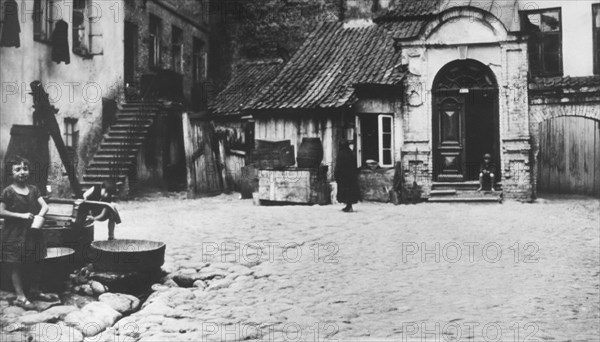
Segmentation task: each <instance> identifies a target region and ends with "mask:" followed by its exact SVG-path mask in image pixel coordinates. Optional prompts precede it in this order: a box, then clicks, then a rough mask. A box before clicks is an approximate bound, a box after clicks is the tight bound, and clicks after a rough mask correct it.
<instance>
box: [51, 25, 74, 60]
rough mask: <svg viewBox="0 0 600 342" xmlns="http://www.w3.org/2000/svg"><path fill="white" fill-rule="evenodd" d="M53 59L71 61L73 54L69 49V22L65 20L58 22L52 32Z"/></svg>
mask: <svg viewBox="0 0 600 342" xmlns="http://www.w3.org/2000/svg"><path fill="white" fill-rule="evenodd" d="M52 61H54V62H56V63H59V64H60V62H65V64H69V63H71V54H70V51H69V24H67V23H66V22H65V21H64V20H59V21H57V22H56V25H55V27H54V32H52Z"/></svg>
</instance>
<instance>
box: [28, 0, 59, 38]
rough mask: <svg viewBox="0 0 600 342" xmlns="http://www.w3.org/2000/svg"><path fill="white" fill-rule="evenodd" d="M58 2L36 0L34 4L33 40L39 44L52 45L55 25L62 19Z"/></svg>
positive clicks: (53, 0)
mask: <svg viewBox="0 0 600 342" xmlns="http://www.w3.org/2000/svg"><path fill="white" fill-rule="evenodd" d="M56 2H57V0H35V1H34V2H33V16H32V18H33V39H34V40H35V41H39V42H45V43H50V41H51V39H52V31H53V30H54V23H55V22H56V21H57V20H58V19H60V18H58V19H57V17H58V16H60V8H59V7H58V6H59V4H57V3H56Z"/></svg>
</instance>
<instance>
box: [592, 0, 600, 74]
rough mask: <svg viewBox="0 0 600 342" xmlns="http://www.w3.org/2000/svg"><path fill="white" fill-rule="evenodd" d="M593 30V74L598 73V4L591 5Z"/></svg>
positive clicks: (599, 67)
mask: <svg viewBox="0 0 600 342" xmlns="http://www.w3.org/2000/svg"><path fill="white" fill-rule="evenodd" d="M592 15H593V23H592V24H593V30H594V74H596V75H600V4H593V5H592Z"/></svg>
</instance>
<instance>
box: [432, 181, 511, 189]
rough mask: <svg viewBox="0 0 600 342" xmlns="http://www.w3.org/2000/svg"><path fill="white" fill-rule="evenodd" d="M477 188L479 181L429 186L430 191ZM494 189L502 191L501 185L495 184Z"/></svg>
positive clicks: (437, 183)
mask: <svg viewBox="0 0 600 342" xmlns="http://www.w3.org/2000/svg"><path fill="white" fill-rule="evenodd" d="M478 188H479V181H468V182H433V183H432V184H431V189H432V190H477V189H478ZM495 188H496V189H498V190H502V183H496V184H495Z"/></svg>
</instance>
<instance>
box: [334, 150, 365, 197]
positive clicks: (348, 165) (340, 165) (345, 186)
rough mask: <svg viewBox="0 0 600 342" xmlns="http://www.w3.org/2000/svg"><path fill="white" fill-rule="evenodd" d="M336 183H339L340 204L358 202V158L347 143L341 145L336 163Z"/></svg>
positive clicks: (338, 195)
mask: <svg viewBox="0 0 600 342" xmlns="http://www.w3.org/2000/svg"><path fill="white" fill-rule="evenodd" d="M335 181H336V182H337V200H338V202H341V203H346V204H354V203H357V202H358V200H359V199H360V189H359V187H358V168H357V166H356V157H355V156H354V153H353V152H352V150H351V149H350V147H349V146H348V143H347V142H343V143H341V144H340V148H339V151H338V155H337V159H336V163H335Z"/></svg>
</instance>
